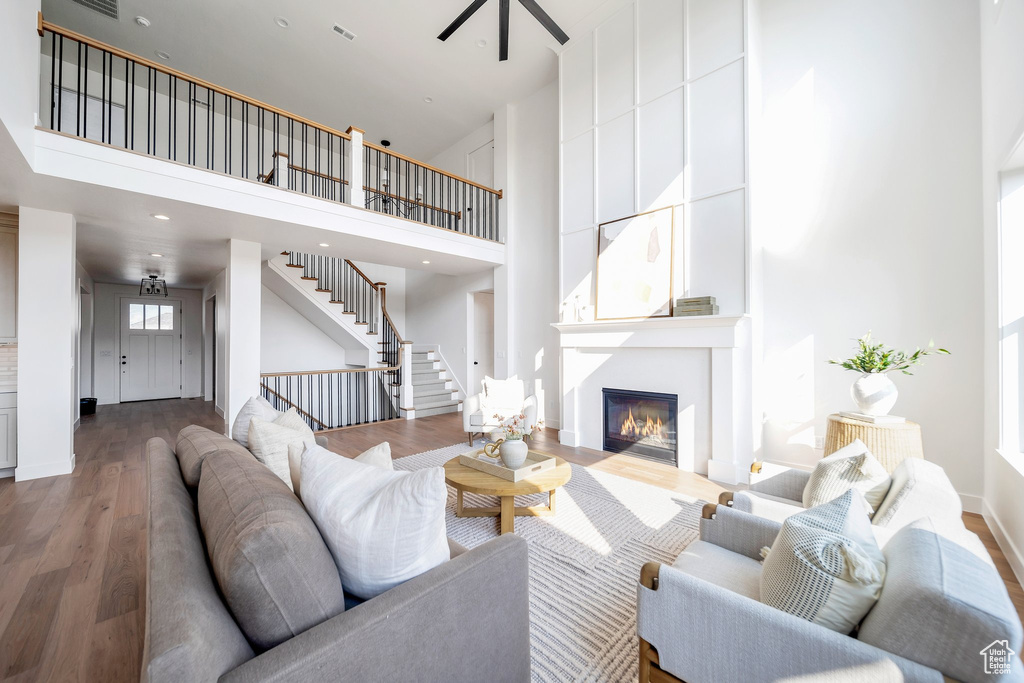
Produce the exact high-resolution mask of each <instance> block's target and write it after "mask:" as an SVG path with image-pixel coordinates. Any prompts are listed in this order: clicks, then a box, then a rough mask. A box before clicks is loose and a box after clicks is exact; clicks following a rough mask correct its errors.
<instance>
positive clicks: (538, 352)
mask: <svg viewBox="0 0 1024 683" xmlns="http://www.w3.org/2000/svg"><path fill="white" fill-rule="evenodd" d="M509 128H510V136H509V138H510V140H511V143H510V145H509V151H508V154H509V161H508V165H509V181H510V187H511V188H512V191H510V193H509V194H508V196H507V198H506V199H505V201H507V202H509V203H510V204H511V206H510V212H509V213H510V215H511V216H512V224H511V230H512V231H513V232H514V239H513V240H512V241H511V242H510V247H509V248H510V249H511V250H513V254H512V259H511V262H512V273H511V286H510V293H511V295H512V296H514V297H515V306H514V311H515V313H514V315H515V325H514V326H513V328H512V329H513V334H514V335H515V343H514V344H513V346H512V353H514V354H515V358H514V359H513V361H514V362H513V363H511V364H510V367H511V369H512V371H513V372H514V373H515V374H516V375H518V376H519V377H520V378H521V379H523V380H524V381H526V386H527V387H529V388H532V389H533V390H534V391H535V392H542V394H543V397H544V398H543V400H544V406H543V407H542V409H541V417H542V418H543V419H544V422H545V424H546V425H547V426H548V427H555V428H557V427H559V420H558V417H559V411H558V354H559V349H558V331H557V330H555V329H554V328H553V327H552V326H551V324H552V323H555V322H558V308H559V298H558V83H557V81H552V82H551V83H549V84H548V85H547V86H545V87H543V88H541V89H540V90H539V91H538V92H537V93H535V94H534V95H532V96H530V97H528V98H527V99H525V100H522V101H520V102H516V103H515V104H514V105H513V106H512V107H511V113H510V116H509ZM538 396H541V393H538Z"/></svg>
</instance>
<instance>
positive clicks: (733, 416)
mask: <svg viewBox="0 0 1024 683" xmlns="http://www.w3.org/2000/svg"><path fill="white" fill-rule="evenodd" d="M743 353H744V349H743V348H737V347H733V348H713V349H711V459H710V460H708V479H711V480H712V481H719V482H723V483H726V484H740V483H746V482H747V480H748V479H749V473H750V463H751V462H752V460H753V450H752V447H751V446H752V445H751V439H750V431H749V423H748V421H747V418H749V414H747V418H745V417H744V413H745V411H744V406H745V405H749V401H747V400H745V392H746V391H749V382H745V381H744V374H746V373H744V371H743Z"/></svg>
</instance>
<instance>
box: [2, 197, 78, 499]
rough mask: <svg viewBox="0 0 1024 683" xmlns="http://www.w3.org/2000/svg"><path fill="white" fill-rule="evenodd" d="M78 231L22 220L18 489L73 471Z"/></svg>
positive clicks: (55, 217)
mask: <svg viewBox="0 0 1024 683" xmlns="http://www.w3.org/2000/svg"><path fill="white" fill-rule="evenodd" d="M75 228H76V226H75V217H74V216H72V215H70V214H65V213H57V212H54V211H44V210H42V209H33V208H28V207H21V210H20V212H19V229H18V266H19V267H18V380H19V384H18V466H17V469H16V470H15V474H14V476H15V478H16V479H17V480H18V481H22V480H25V479H36V478H39V477H51V476H55V475H59V474H69V473H70V472H71V471H72V470H74V467H75V453H74V440H73V437H72V433H73V429H74V422H75V411H74V410H73V408H72V406H73V403H74V401H76V400H77V398H78V397H77V396H75V373H76V371H77V368H76V367H75V363H74V355H75V335H76V333H77V321H78V292H77V291H76V290H77V280H76V277H75Z"/></svg>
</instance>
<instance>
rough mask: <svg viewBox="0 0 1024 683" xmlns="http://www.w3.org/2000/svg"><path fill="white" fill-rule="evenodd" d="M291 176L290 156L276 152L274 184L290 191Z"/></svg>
mask: <svg viewBox="0 0 1024 683" xmlns="http://www.w3.org/2000/svg"><path fill="white" fill-rule="evenodd" d="M290 180H291V178H290V176H289V174H288V155H287V154H285V153H284V152H274V184H275V185H277V186H278V187H283V188H284V189H286V190H290V189H292V188H291V185H290Z"/></svg>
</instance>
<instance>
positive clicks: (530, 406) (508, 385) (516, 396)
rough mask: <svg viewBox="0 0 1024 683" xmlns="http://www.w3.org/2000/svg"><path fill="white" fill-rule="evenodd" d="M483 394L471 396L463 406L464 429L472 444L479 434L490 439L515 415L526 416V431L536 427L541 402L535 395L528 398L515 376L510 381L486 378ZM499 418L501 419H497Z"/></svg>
mask: <svg viewBox="0 0 1024 683" xmlns="http://www.w3.org/2000/svg"><path fill="white" fill-rule="evenodd" d="M481 384H482V385H483V386H482V388H483V391H481V392H480V393H479V394H476V395H474V396H468V397H467V398H466V403H465V405H463V407H462V427H463V429H464V430H465V431H466V433H467V438H468V439H469V445H470V446H472V445H473V438H474V436H475V435H477V434H480V435H481V436H483V437H485V438H486V437H487V436H488V435H489V434H490V433H491V432H493V431H495V430H496V429H498V428H499V427H501V422H502V420H506V419H508V418H510V417H513V416H515V415H525V416H526V423H525V425H524V426H525V428H526V429H527V430H530V429H533V426H534V425H536V424H537V410H538V401H537V397H536V396H526V386H525V384H524V383H523V380H521V379H519V378H517V377H515V376H513V377H510V378H509V379H494V378H493V377H484V380H483V382H481ZM495 415H498V416H500V417H495Z"/></svg>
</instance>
